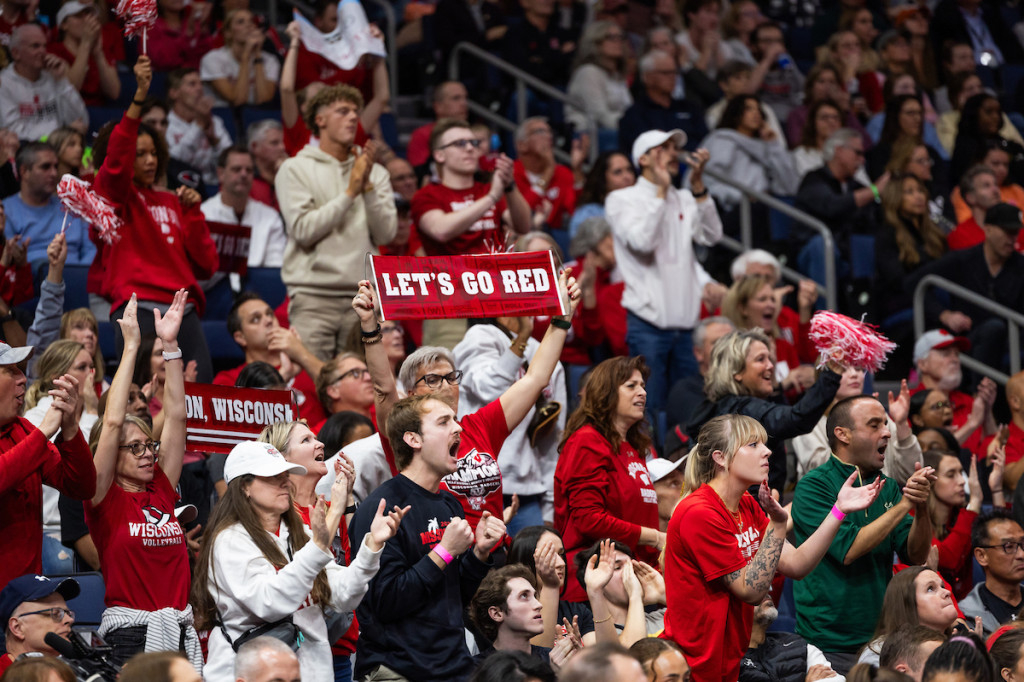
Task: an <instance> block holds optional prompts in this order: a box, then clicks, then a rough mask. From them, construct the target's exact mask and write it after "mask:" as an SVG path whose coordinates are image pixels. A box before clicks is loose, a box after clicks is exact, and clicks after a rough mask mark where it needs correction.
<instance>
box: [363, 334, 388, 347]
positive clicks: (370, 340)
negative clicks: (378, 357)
mask: <svg viewBox="0 0 1024 682" xmlns="http://www.w3.org/2000/svg"><path fill="white" fill-rule="evenodd" d="M383 339H384V335H383V334H377V336H371V337H370V338H368V339H366V338H363V339H360V341H362V342H363V345H364V346H372V345H373V344H375V343H380V342H381V341H382V340H383Z"/></svg>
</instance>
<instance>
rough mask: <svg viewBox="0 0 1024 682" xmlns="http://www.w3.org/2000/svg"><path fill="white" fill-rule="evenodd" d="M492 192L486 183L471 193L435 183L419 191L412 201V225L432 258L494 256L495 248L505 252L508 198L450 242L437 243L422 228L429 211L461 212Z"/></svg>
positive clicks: (479, 183) (470, 191)
mask: <svg viewBox="0 0 1024 682" xmlns="http://www.w3.org/2000/svg"><path fill="white" fill-rule="evenodd" d="M490 189H491V186H490V185H489V184H487V183H484V182H477V183H475V184H474V185H473V186H472V187H470V188H469V189H452V188H450V187H446V186H445V185H442V184H440V183H437V182H434V183H431V184H429V185H427V186H426V187H423V188H421V189H419V190H417V191H416V194H414V195H413V197H412V222H413V225H415V226H416V227H415V229H416V234H418V235H419V237H420V241H421V242H422V244H423V250H424V251H426V252H427V255H428V256H462V255H468V254H481V253H490V252H491V246H492V245H493V246H495V247H496V248H498V249H499V250H502V251H504V247H505V230H504V228H503V227H502V225H501V216H502V214H503V213H504V212H505V198H504V197H502V198H501V199H498V203H497V204H495V205H494V206H492V207H491V208H489V209H488V210H487V212H486V213H484V214H483V215H482V216H480V217H479V218H478V219H477V221H476V222H475V223H473V224H472V225H470V226H469V229H468V230H466V231H465V232H463V233H462V234H460V235H459V236H457V237H453V238H452V239H449V240H448V241H446V242H440V241H438V240H436V239H434V238H433V237H431V236H430V235H428V234H427V233H426V232H424V231H423V228H421V227H420V220H421V219H422V218H423V215H424V214H425V213H427V211H433V210H435V209H436V210H440V211H443V212H445V213H454V212H455V211H460V210H462V209H464V208H466V207H467V206H469V205H470V204H472V203H473V202H474V201H477V200H478V199H481V198H482V197H484V196H486V195H487V192H489V191H490Z"/></svg>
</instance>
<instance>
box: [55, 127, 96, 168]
mask: <svg viewBox="0 0 1024 682" xmlns="http://www.w3.org/2000/svg"><path fill="white" fill-rule="evenodd" d="M46 142H47V143H48V144H49V145H50V146H51V147H53V149H54V151H56V152H57V175H58V176H59V177H64V176H65V175H68V174H70V175H74V176H75V177H76V178H78V177H81V176H82V175H83V173H82V154H83V153H84V152H85V137H84V136H83V135H82V132H81V131H79V130H75V129H74V128H70V127H68V126H63V127H60V128H57V129H56V130H54V131H53V132H52V133H50V134H49V135H48V136H47V138H46ZM90 174H91V173H90Z"/></svg>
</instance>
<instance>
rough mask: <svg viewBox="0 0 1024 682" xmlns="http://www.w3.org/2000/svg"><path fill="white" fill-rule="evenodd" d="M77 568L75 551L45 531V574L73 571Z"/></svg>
mask: <svg viewBox="0 0 1024 682" xmlns="http://www.w3.org/2000/svg"><path fill="white" fill-rule="evenodd" d="M74 570H75V562H74V552H72V551H71V550H70V549H68V548H67V547H65V546H64V545H62V544H61V543H60V540H58V539H57V538H52V537H50V536H49V535H47V534H46V533H43V574H44V575H54V574H57V573H73V572H74Z"/></svg>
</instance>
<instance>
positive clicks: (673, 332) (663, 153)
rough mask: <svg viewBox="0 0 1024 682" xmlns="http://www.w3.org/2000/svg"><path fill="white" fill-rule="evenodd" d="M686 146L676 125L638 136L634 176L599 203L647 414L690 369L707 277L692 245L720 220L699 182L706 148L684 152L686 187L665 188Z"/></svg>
mask: <svg viewBox="0 0 1024 682" xmlns="http://www.w3.org/2000/svg"><path fill="white" fill-rule="evenodd" d="M685 144H686V134H685V133H684V132H683V131H681V130H670V131H668V132H664V131H661V130H649V131H647V132H645V133H644V134H642V135H641V136H640V137H638V138H637V139H636V142H634V143H633V163H635V164H636V165H637V166H639V167H640V171H641V173H640V177H639V178H637V181H636V184H635V185H633V186H632V187H625V188H623V189H618V190H615V191H614V192H612V193H611V194H609V195H608V198H607V200H606V201H605V208H606V211H607V217H608V222H609V223H610V224H611V226H612V236H613V237H614V240H615V254H616V260H617V262H618V268H619V272H620V273H621V274H622V279H623V281H624V282H625V283H626V290H625V292H624V293H623V295H622V306H623V307H624V308H625V309H626V315H627V321H626V325H627V326H626V342H627V343H628V344H629V352H630V354H631V355H643V356H644V357H645V358H646V359H647V364H648V365H649V366H650V368H651V376H650V378H649V379H648V382H647V410H648V412H651V413H654V414H656V413H657V412H658V411H660V410H661V409H663V406H664V404H665V398H666V394H667V393H668V388H669V386H672V385H674V384H675V383H676V382H677V381H679V380H680V379H682V378H683V377H684V376H688V375H691V374H696V373H697V363H696V360H695V359H694V357H693V344H692V339H691V335H692V331H693V328H694V327H696V326H697V323H698V322H699V321H700V307H701V296H702V292H703V291H704V289H705V287H707V286H708V285H713V284H714V282H713V280H712V279H711V277H710V276H709V275H708V274H707V272H705V271H704V269H703V268H702V267H701V266H700V263H698V262H697V257H696V254H695V246H696V245H703V246H711V245H712V244H714V243H715V242H717V241H718V240H719V239H720V238H721V236H722V221H721V220H720V219H719V217H718V211H717V210H716V209H715V202H714V201H712V200H711V199H710V197H709V196H708V191H707V188H706V187H704V183H703V180H702V173H703V170H704V165H705V164H706V163H707V161H708V158H709V156H708V153H707V151H706V150H697V152H696V153H694V154H692V155H689V156H687V157H686V158H687V163H688V164H690V165H691V172H690V189H676V188H675V187H673V186H672V179H673V177H674V176H675V175H677V174H678V173H679V152H680V151H681V150H682V149H683V147H684V146H685ZM664 292H673V293H672V295H671V296H665V295H663V293H664Z"/></svg>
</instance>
